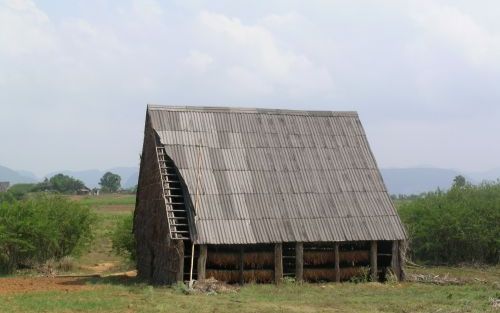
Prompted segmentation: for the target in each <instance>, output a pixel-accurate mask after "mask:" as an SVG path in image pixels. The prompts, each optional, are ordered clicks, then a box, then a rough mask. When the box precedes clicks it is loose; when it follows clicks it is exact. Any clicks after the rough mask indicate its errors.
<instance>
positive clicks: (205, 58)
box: [185, 50, 214, 73]
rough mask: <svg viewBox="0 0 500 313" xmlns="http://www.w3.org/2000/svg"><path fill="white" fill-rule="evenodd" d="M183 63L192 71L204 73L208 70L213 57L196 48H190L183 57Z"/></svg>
mask: <svg viewBox="0 0 500 313" xmlns="http://www.w3.org/2000/svg"><path fill="white" fill-rule="evenodd" d="M185 63H186V65H187V66H188V67H190V68H191V69H193V70H194V71H196V72H200V73H204V72H206V71H207V70H208V68H209V67H210V65H211V64H212V63H214V59H213V58H212V57H211V56H210V55H208V54H206V53H203V52H200V51H198V50H191V51H189V55H188V56H187V57H186V59H185Z"/></svg>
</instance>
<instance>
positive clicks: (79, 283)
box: [0, 277, 97, 294]
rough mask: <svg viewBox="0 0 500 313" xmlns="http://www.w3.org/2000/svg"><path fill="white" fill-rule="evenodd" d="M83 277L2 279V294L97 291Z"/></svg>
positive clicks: (0, 292) (0, 282) (0, 281)
mask: <svg viewBox="0 0 500 313" xmlns="http://www.w3.org/2000/svg"><path fill="white" fill-rule="evenodd" d="M85 282H86V279H85V278H82V277H12V278H0V294H10V293H26V292H41V291H66V292H70V291H80V290H89V289H95V288H97V286H94V285H86V284H85Z"/></svg>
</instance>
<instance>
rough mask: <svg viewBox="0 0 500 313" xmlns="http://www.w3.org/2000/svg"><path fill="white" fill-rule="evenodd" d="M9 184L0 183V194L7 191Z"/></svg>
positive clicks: (6, 182)
mask: <svg viewBox="0 0 500 313" xmlns="http://www.w3.org/2000/svg"><path fill="white" fill-rule="evenodd" d="M9 187H10V183H9V182H8V181H5V182H4V181H2V182H0V192H6V191H7V189H9Z"/></svg>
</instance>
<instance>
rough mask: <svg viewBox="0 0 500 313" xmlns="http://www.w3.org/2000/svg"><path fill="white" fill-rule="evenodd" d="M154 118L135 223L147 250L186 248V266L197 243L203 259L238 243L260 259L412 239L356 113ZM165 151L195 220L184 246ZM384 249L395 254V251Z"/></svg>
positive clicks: (204, 111) (161, 110)
mask: <svg viewBox="0 0 500 313" xmlns="http://www.w3.org/2000/svg"><path fill="white" fill-rule="evenodd" d="M146 120H147V121H146V128H145V140H144V149H143V155H142V159H141V171H140V178H139V189H138V201H137V208H136V215H135V216H136V218H135V223H134V225H135V226H134V227H135V234H136V238H138V243H139V242H141V243H139V244H138V248H140V249H144V246H146V245H147V242H150V241H157V240H159V239H157V237H162V238H166V239H161V240H164V241H165V242H163V241H161V240H160V241H161V242H160V241H158V242H156V243H155V244H156V245H158V244H160V245H162V244H164V245H165V247H168V249H174V248H173V247H176V249H174V250H175V251H177V253H178V251H180V250H182V251H183V252H182V257H181V256H180V255H178V257H179V258H180V260H182V259H183V258H184V257H185V256H186V255H187V254H186V253H184V251H189V250H190V249H191V247H192V246H190V244H191V243H192V244H194V245H195V246H200V245H202V248H199V249H198V248H197V249H195V257H196V258H197V257H198V255H199V254H200V253H199V252H198V251H205V250H203V249H206V246H207V245H208V256H207V260H208V261H210V260H211V257H210V256H211V255H213V256H215V255H217V253H218V255H219V256H223V255H225V254H224V253H226V254H228V253H229V254H231V253H240V252H238V251H239V250H238V249H239V248H238V249H236V250H235V251H233V250H234V249H233V248H234V246H235V245H237V247H240V248H241V247H243V246H245V247H246V249H247V250H248V249H250V250H252V249H253V248H250V247H257V246H260V247H262V249H263V250H259V251H261V257H262V255H266V253H271V250H269V246H270V245H271V246H273V245H274V244H279V245H281V244H283V246H282V248H281V249H282V250H281V251H282V252H280V253H281V255H282V256H283V254H286V253H287V252H286V251H295V246H294V245H295V243H300V244H304V245H305V246H304V257H303V258H306V259H307V258H308V257H310V256H311V252H309V251H308V249H309V247H312V246H314V247H316V246H318V247H319V246H324V247H326V248H325V249H323V250H321V249H320V250H318V251H332V253H334V254H335V251H336V249H337V250H338V247H337V248H335V245H336V244H337V245H338V244H344V245H346V244H352V243H361V244H360V245H358V246H363V244H362V243H364V242H389V243H401V242H403V241H404V240H405V239H406V233H405V230H404V227H403V225H402V223H401V221H400V219H399V216H398V215H397V212H396V210H395V208H394V206H393V204H392V202H391V199H390V197H389V195H388V193H387V190H386V187H385V185H384V183H383V181H382V177H381V175H380V172H379V170H378V168H377V165H376V162H375V159H374V156H373V154H372V152H371V150H370V147H369V144H368V141H367V138H366V135H365V132H364V130H363V127H362V125H361V122H360V120H359V118H358V115H357V114H356V113H355V112H318V111H292V110H266V109H235V108H208V107H201V108H200V107H164V106H148V110H147V118H146ZM157 147H161V148H163V149H164V151H165V153H166V154H167V155H168V157H169V159H171V161H172V162H173V164H175V167H176V171H177V173H178V175H179V177H180V178H181V179H182V185H183V189H184V193H183V195H184V197H185V199H184V200H183V203H184V204H185V207H186V208H185V209H186V210H187V211H188V212H189V213H190V217H189V241H188V242H184V244H180V243H178V242H179V240H172V239H171V238H170V237H169V236H168V233H169V232H168V222H167V220H168V219H167V217H166V216H165V210H166V209H168V208H166V207H165V201H164V198H163V197H162V188H161V181H160V180H159V177H160V174H159V170H157V169H158V160H157V155H156V154H155V151H156V150H155V149H156V148H157ZM155 171H156V172H155ZM162 201H163V203H162ZM160 211H161V212H160ZM151 219H152V220H153V221H154V222H148V221H151ZM148 223H149V224H155V225H157V226H155V227H156V228H154V230H144V231H149V232H151V231H153V232H156V233H149V234H145V233H144V234H143V232H144V231H143V230H142V227H143V226H144V225H147V224H148ZM141 225H142V226H141ZM141 236H142V237H141ZM290 245H293V249H292V248H290V249H288V248H287V247H289V246H290ZM311 245H312V246H311ZM139 246H140V247H139ZM232 246H233V247H232ZM382 246H383V244H382ZM393 246H395V244H393ZM223 247H225V248H223ZM290 247H291V246H290ZM300 247H301V249H302V246H300ZM363 247H365V248H366V249H367V250H366V251H368V250H369V249H371V248H370V245H365V246H363ZM273 249H274V248H273ZM287 249H288V250H287ZM315 249H316V248H314V249H312V250H315ZM363 249H364V248H363ZM384 249H385V250H387V249H388V250H389V253H385V254H388V255H389V256H390V255H391V252H390V250H391V247H390V246H388V248H382V250H381V251H385V250H384ZM153 250H154V249H153ZM344 250H345V249H344V248H342V247H341V248H340V251H344ZM351 250H352V249H351ZM393 250H394V249H393ZM165 251H166V250H165ZM211 251H212V254H211ZM217 251H218V252H217ZM273 251H274V250H273ZM300 251H301V250H300ZM398 251H399V250H398ZM165 253H166V256H165V258H166V259H169V258H172V256H171V253H170V252H165ZM189 253H190V252H189ZM189 253H188V254H189ZM256 253H257V252H256ZM293 253H295V252H293ZM339 253H340V252H338V253H337V254H339ZM138 254H139V251H138ZM379 254H380V253H379ZM392 254H394V253H392ZM188 256H189V255H188ZM172 262H174V261H172ZM241 262H243V261H241ZM332 262H335V260H332ZM337 262H340V261H337ZM390 262H394V260H392V261H389V263H390ZM174 263H175V262H174ZM178 263H179V262H178ZM180 263H182V262H180ZM242 264H243V263H242ZM171 265H172V264H170V268H171V271H172V270H174V269H175V268H177V269H179V268H180V265H179V264H177V265H176V266H174V267H172V266H171ZM186 266H189V263H188V262H185V263H184V268H186ZM301 266H302V265H301ZM306 266H307V264H306ZM138 267H139V265H138ZM262 268H265V266H263V267H262ZM263 270H264V269H263ZM273 271H276V268H273ZM139 272H141V269H140V267H139ZM142 272H143V273H146V272H147V271H146V270H142ZM207 272H208V270H207ZM313 272H314V271H313V270H312V269H311V270H309V271H304V275H305V276H307V275H309V276H311V275H313V274H311V273H313ZM320 272H321V271H320ZM318 273H319V272H318ZM233 274H234V273H233ZM148 275H149V277H152V275H151V273H149V274H147V275H145V276H148ZM228 275H229V274H228ZM235 275H236V274H235ZM241 275H243V274H241ZM263 275H264V274H263ZM266 275H267V274H266ZM318 275H320V276H321V275H323V276H324V275H328V274H325V271H323V272H322V273H319V274H318ZM332 275H334V274H332ZM335 275H337V276H339V275H340V274H339V273H337V274H335ZM313 276H314V275H313ZM184 278H186V276H184ZM171 280H174V279H173V278H172V279H166V280H165V281H169V282H170V281H171Z"/></svg>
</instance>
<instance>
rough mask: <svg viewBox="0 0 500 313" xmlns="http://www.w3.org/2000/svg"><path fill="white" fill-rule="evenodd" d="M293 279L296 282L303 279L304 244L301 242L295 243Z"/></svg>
mask: <svg viewBox="0 0 500 313" xmlns="http://www.w3.org/2000/svg"><path fill="white" fill-rule="evenodd" d="M295 280H296V281H298V282H301V281H303V280H304V244H303V243H302V242H297V243H296V244H295Z"/></svg>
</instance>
